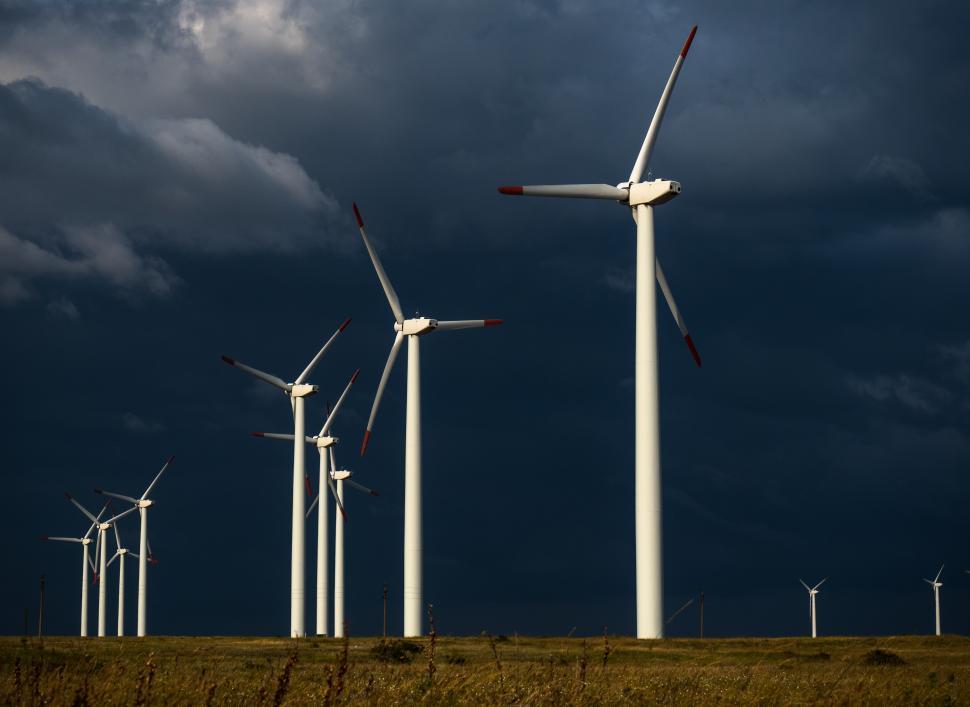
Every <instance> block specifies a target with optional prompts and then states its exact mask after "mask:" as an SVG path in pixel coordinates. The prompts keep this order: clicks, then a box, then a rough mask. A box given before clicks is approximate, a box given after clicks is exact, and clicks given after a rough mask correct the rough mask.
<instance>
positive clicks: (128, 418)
mask: <svg viewBox="0 0 970 707" xmlns="http://www.w3.org/2000/svg"><path fill="white" fill-rule="evenodd" d="M121 424H122V426H123V427H124V428H125V429H126V430H129V431H131V432H159V431H161V430H163V429H165V426H164V425H163V424H161V423H160V422H155V421H153V420H146V419H144V418H142V417H139V416H138V415H136V414H135V413H133V412H126V413H124V414H123V415H122V416H121Z"/></svg>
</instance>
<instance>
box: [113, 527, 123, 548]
mask: <svg viewBox="0 0 970 707" xmlns="http://www.w3.org/2000/svg"><path fill="white" fill-rule="evenodd" d="M111 527H112V528H113V529H114V531H115V547H116V548H117V549H119V550H120V549H121V534H120V533H119V532H118V524H117V523H112V524H111Z"/></svg>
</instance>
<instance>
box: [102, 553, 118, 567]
mask: <svg viewBox="0 0 970 707" xmlns="http://www.w3.org/2000/svg"><path fill="white" fill-rule="evenodd" d="M119 554H120V553H118V552H116V553H115V554H113V555H112V556H111V559H110V560H108V564H107V565H105V567H111V563H112V562H114V561H115V560H117V559H118V555H119Z"/></svg>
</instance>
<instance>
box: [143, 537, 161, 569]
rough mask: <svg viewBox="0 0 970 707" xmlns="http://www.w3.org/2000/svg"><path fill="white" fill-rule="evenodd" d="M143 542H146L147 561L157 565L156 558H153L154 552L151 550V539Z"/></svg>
mask: <svg viewBox="0 0 970 707" xmlns="http://www.w3.org/2000/svg"><path fill="white" fill-rule="evenodd" d="M145 542H146V543H147V544H148V561H149V562H151V563H152V564H153V565H157V564H158V560H156V559H155V553H154V552H152V541H151V540H146V541H145Z"/></svg>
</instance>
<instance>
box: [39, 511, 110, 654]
mask: <svg viewBox="0 0 970 707" xmlns="http://www.w3.org/2000/svg"><path fill="white" fill-rule="evenodd" d="M106 510H108V504H107V503H106V504H104V507H102V509H101V512H100V513H98V515H97V516H96V517H95V519H94V522H93V523H91V527H90V528H88V532H86V533H85V534H84V536H83V537H80V538H68V537H63V536H53V535H42V536H41V538H40V539H41V540H57V541H60V542H65V543H80V544H81V637H82V638H86V637H87V635H88V567H90V568H91V572H92V573H94V576H95V577H97V570H96V569H95V568H94V561H93V560H92V559H91V556H90V554H89V552H88V545H90V544H91V543H93V542H94V540H92V539H91V533H92V532H94V529H95V528H97V527H98V524H99V523H100V522H101V516H103V515H104V512H105V511H106Z"/></svg>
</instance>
